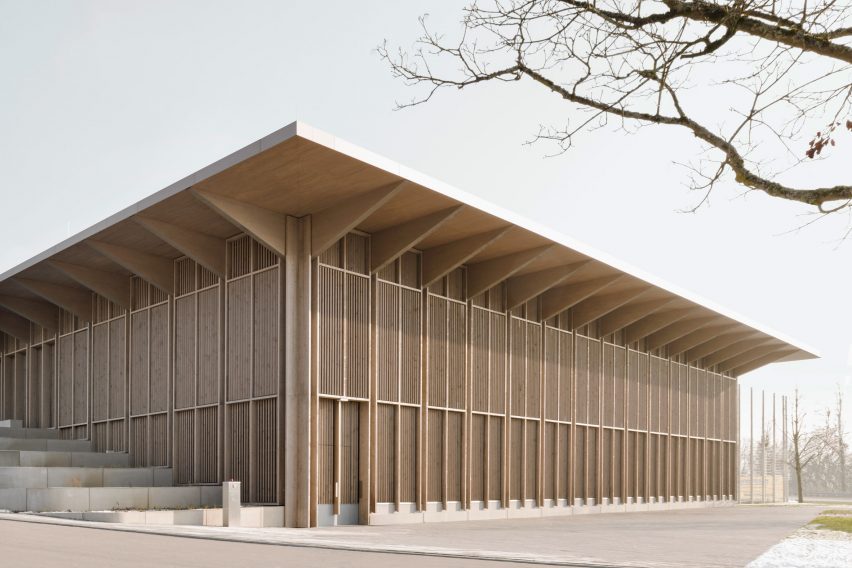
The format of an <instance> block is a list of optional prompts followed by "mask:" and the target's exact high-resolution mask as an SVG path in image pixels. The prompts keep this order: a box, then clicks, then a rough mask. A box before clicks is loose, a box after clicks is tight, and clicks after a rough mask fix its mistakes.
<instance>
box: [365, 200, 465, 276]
mask: <svg viewBox="0 0 852 568" xmlns="http://www.w3.org/2000/svg"><path fill="white" fill-rule="evenodd" d="M462 207H463V205H455V206H453V207H449V208H447V209H442V210H441V211H436V212H435V213H430V214H429V215H424V216H423V217H420V218H418V219H413V220H411V221H408V222H406V223H401V224H399V225H397V226H395V227H390V228H388V229H383V230H381V231H377V232H375V233H373V234H372V235H371V236H370V268H371V270H372V271H373V272H375V271H377V270H379V269H380V268H382V267H384V266H387V265H388V264H389V263H391V262H393V261H394V260H396V259H397V258H399V257H400V256H402V255H403V253H405V252H406V251H407V250H409V249H410V248H412V247H414V246H416V245H417V243H419V242H420V241H422V240H423V239H425V238H426V237H428V236H429V235H430V234H432V232H433V231H434V230H436V229H437V228H438V227H440V226H441V225H443V224H444V223H446V222H447V221H449V220H450V219H452V218H453V217H455V216H456V215H458V214H459V212H460V211H461V210H462Z"/></svg>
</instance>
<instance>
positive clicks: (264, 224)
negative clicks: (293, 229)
mask: <svg viewBox="0 0 852 568" xmlns="http://www.w3.org/2000/svg"><path fill="white" fill-rule="evenodd" d="M192 194H193V195H194V196H195V197H196V198H198V200H199V201H201V202H202V203H204V204H206V205H207V206H208V207H210V209H212V210H213V211H215V212H216V213H218V214H219V215H220V216H221V217H223V218H224V219H225V220H227V221H228V222H229V223H231V224H232V225H235V226H237V227H239V228H240V229H241V230H242V231H244V232H245V233H247V234H249V235H251V236H252V237H254V238H255V239H256V240H258V241H260V242H261V243H263V244H264V245H265V246H267V247H269V248H270V249H272V250H273V251H274V252H275V253H277V254H279V255H281V256H284V254H285V253H286V249H285V246H284V242H285V240H286V239H285V233H286V229H285V227H284V226H285V224H286V221H287V216H286V215H283V214H281V213H278V212H277V211H271V210H269V209H264V208H263V207H258V206H257V205H254V204H253V203H247V202H245V201H238V200H236V199H231V198H230V197H224V196H222V195H217V194H215V193H212V192H210V191H206V190H202V189H196V188H192Z"/></svg>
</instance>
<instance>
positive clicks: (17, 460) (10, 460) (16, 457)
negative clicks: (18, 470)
mask: <svg viewBox="0 0 852 568" xmlns="http://www.w3.org/2000/svg"><path fill="white" fill-rule="evenodd" d="M20 465H21V452H16V451H14V450H2V451H0V467H19V466H20Z"/></svg>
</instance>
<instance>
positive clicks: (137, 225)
mask: <svg viewBox="0 0 852 568" xmlns="http://www.w3.org/2000/svg"><path fill="white" fill-rule="evenodd" d="M222 199H224V201H222V203H219V201H220V200H222ZM336 204H342V205H344V207H342V208H341V209H342V210H345V211H347V212H348V213H347V214H348V215H349V217H348V219H344V220H341V219H339V217H340V215H339V214H338V215H337V217H335V216H334V215H326V217H327V218H329V219H331V221H329V223H328V224H329V226H330V227H331V228H332V229H333V228H337V225H339V226H340V227H344V226H345V225H346V221H352V222H355V227H356V228H358V229H360V230H363V231H366V232H368V233H371V234H374V235H376V234H379V233H382V234H390V235H391V236H397V234H398V233H400V232H401V228H406V231H407V232H406V233H405V234H399V238H396V239H395V240H394V239H391V242H392V243H396V242H398V243H402V245H403V246H404V245H407V244H414V245H415V246H416V248H418V249H419V250H422V251H424V252H425V253H426V254H430V255H431V257H432V258H435V259H440V260H441V261H440V262H439V261H437V260H436V261H435V265H436V266H438V267H439V268H440V267H444V268H445V267H446V266H450V265H451V264H452V261H453V259H455V260H456V261H458V260H459V259H462V258H463V262H464V263H465V264H466V265H468V266H469V267H471V268H472V269H473V268H475V269H476V270H475V271H476V272H477V278H478V281H479V282H480V283H481V284H482V286H487V285H489V284H490V283H492V281H493V280H494V278H500V277H501V276H504V277H507V278H508V277H511V279H510V290H512V291H514V295H515V297H516V298H517V299H518V300H519V301H523V300H525V299H528V298H529V297H535V296H537V295H542V305H543V306H545V305H546V306H548V308H547V309H549V310H550V312H551V313H555V312H557V311H561V310H562V309H565V308H569V307H572V308H573V309H574V314H575V323H576V324H577V326H579V325H583V323H587V322H588V321H594V320H600V321H601V327H602V328H604V331H605V332H606V333H611V332H614V331H618V330H624V332H625V334H626V336H627V338H628V339H629V340H630V341H635V340H639V339H643V338H644V339H646V341H647V342H648V344H649V345H652V346H654V347H660V346H663V345H668V346H669V352H670V354H674V353H673V352H676V353H685V354H686V358H687V360H690V361H704V362H707V363H705V365H707V364H709V362H711V361H712V365H713V366H715V367H716V368H717V369H718V370H721V371H729V372H731V373H732V374H734V375H739V374H742V373H746V372H748V371H751V370H753V369H755V368H758V367H760V366H763V365H766V364H769V363H772V362H776V361H794V360H802V359H810V358H814V357H817V356H818V355H817V354H816V352H815V351H814V350H813V349H811V348H809V347H807V346H805V345H803V344H801V343H799V342H796V341H794V340H793V339H791V338H788V337H786V336H784V335H782V334H780V333H778V332H775V331H772V330H769V329H768V328H766V327H764V326H761V325H759V324H757V323H755V322H753V321H750V320H749V319H747V318H745V317H743V316H741V315H738V314H735V313H733V312H731V311H729V310H726V309H724V308H722V307H720V306H718V305H716V304H714V303H712V302H710V301H707V300H705V299H703V298H699V297H698V296H696V295H695V294H692V293H689V292H686V291H684V290H681V289H678V288H676V287H674V286H671V285H669V284H667V283H664V282H662V281H661V280H660V279H659V278H656V277H654V276H652V275H649V274H647V273H644V272H643V271H640V270H638V269H636V268H633V267H631V266H628V265H627V264H625V263H623V262H621V261H619V260H616V259H614V258H611V257H610V256H608V255H606V254H603V253H601V252H599V251H596V250H594V249H593V248H591V247H589V246H588V245H585V244H583V243H579V242H577V241H575V240H573V239H571V238H569V237H567V236H565V235H563V234H561V233H559V232H557V231H555V230H553V229H550V228H547V227H543V226H541V225H539V224H536V223H534V222H532V221H530V220H528V219H524V218H523V217H521V216H519V215H517V214H516V213H514V212H511V211H507V210H505V209H502V208H500V207H497V206H495V205H494V204H492V203H489V202H487V201H485V200H484V199H482V198H479V197H476V196H474V195H471V194H468V193H465V192H463V191H460V190H458V189H456V188H454V187H451V186H449V185H447V184H445V183H442V182H439V181H437V180H434V179H432V178H430V177H428V176H425V175H423V174H421V173H419V172H416V171H414V170H411V169H409V168H407V167H405V166H402V165H400V164H398V163H396V162H393V161H390V160H388V159H386V158H383V157H381V156H377V155H375V154H373V153H371V152H368V151H366V150H364V149H362V148H359V147H356V146H353V145H351V144H349V143H347V142H345V141H343V140H340V139H338V138H335V137H333V136H331V135H329V134H326V133H324V132H321V131H319V130H317V129H314V128H312V127H310V126H308V125H306V124H304V123H300V122H294V123H292V124H290V125H288V126H286V127H284V128H282V129H281V130H278V131H276V132H274V133H272V134H270V135H268V136H266V137H264V138H262V139H261V140H259V141H257V142H254V143H252V144H250V145H248V146H246V147H245V148H242V149H241V150H238V151H237V152H234V153H233V154H231V155H229V156H227V157H225V158H223V159H221V160H219V161H217V162H215V163H214V164H211V165H210V166H207V167H206V168H203V169H202V170H200V171H198V172H196V173H194V174H192V175H189V176H187V177H185V178H183V179H182V180H180V181H178V182H176V183H173V184H171V185H170V186H168V187H166V188H164V189H162V190H160V191H158V192H156V193H154V194H152V195H150V196H149V197H147V198H145V199H143V200H141V201H139V202H138V203H136V204H134V205H132V206H130V207H128V208H126V209H124V210H122V211H120V212H118V213H116V214H115V215H112V216H110V217H109V218H107V219H104V220H103V221H101V222H99V223H97V224H95V225H93V226H92V227H90V228H88V229H86V230H84V231H81V232H80V233H78V234H76V235H74V236H72V237H70V238H68V239H66V240H64V241H62V242H61V243H59V244H57V245H56V246H53V247H51V248H49V249H47V250H45V251H44V252H42V253H40V254H38V255H36V256H34V257H32V258H31V259H29V260H27V261H25V262H23V263H21V264H19V265H18V266H16V267H14V268H12V269H11V270H8V271H6V272H4V273H3V274H2V275H0V306H2V307H4V308H8V309H10V310H11V311H12V312H16V314H17V315H20V316H23V317H25V318H26V317H30V319H32V316H27V315H26V313H21V312H27V310H26V309H25V308H32V309H35V308H36V307H39V305H38V302H41V303H44V302H45V301H46V302H48V305H49V304H50V303H53V304H59V301H60V300H62V298H64V296H63V297H61V298H59V300H57V296H56V294H55V293H54V294H52V295H51V294H46V293H45V286H47V287H48V288H47V289H48V291H50V290H52V291H53V292H56V293H59V292H62V291H63V290H64V291H65V292H66V293H68V294H70V296H69V297H73V296H74V292H75V291H76V292H82V291H86V290H87V289H95V288H96V287H97V288H99V289H98V290H96V291H99V292H100V293H102V294H104V290H109V289H110V288H109V287H108V286H109V285H112V286H113V287H115V286H116V285H117V284H116V280H118V279H115V278H113V279H112V282H110V280H111V279H110V276H113V277H114V276H126V275H127V274H130V273H131V272H138V271H139V270H133V269H134V268H135V267H141V266H144V267H146V268H150V269H151V271H152V272H151V275H152V276H151V278H149V279H152V281H153V279H154V278H155V276H156V265H157V262H156V261H157V259H158V258H165V259H173V258H177V257H179V256H183V255H184V254H186V255H188V256H193V257H194V258H195V259H196V260H199V262H202V264H205V262H203V261H205V260H206V261H209V262H208V263H207V264H216V262H217V259H215V258H209V257H207V258H204V259H202V258H198V257H196V256H195V255H193V254H189V253H188V252H187V249H188V248H189V250H191V251H198V252H199V255H200V256H204V254H203V253H204V250H205V248H204V247H205V243H209V242H212V243H215V242H218V241H220V240H221V239H224V238H228V237H231V236H233V235H234V234H237V233H238V232H241V228H240V227H241V223H240V221H239V219H240V216H239V215H237V216H236V217H235V216H234V215H229V214H228V212H229V211H230V209H229V208H230V207H231V206H237V207H244V206H245V207H248V208H250V213H255V214H258V215H261V217H262V216H263V215H266V214H268V215H269V219H271V220H274V219H275V218H276V215H292V216H296V217H301V216H304V215H309V214H311V215H314V216H315V218H317V216H318V214H320V213H321V212H324V211H325V212H327V211H328V209H329V208H330V207H331V206H334V205H336ZM353 204H354V205H357V206H354V205H353ZM224 205H227V206H228V207H224V208H223V206H224ZM223 212H224V214H223ZM249 216H250V217H251V215H249ZM334 222H337V225H335V224H334ZM383 232H384V233H383ZM327 234H333V231H328V232H327ZM272 238H274V237H272ZM412 239H413V240H412ZM376 240H377V239H374V241H376ZM465 247H467V248H465ZM385 251H388V252H387V254H386V255H385V256H389V255H390V256H392V255H393V254H394V253H395V252H396V251H395V249H394V247H392V246H391V247H390V248H389V249H388V248H387V247H385ZM447 251H453V254H451V255H450V257H449V260H448V256H447ZM460 251H461V252H460ZM462 253H464V254H462ZM134 255H136V258H134ZM374 255H375V256H377V257H378V256H380V255H379V254H377V253H375V252H374ZM383 258H384V257H383ZM140 262H141V263H142V264H139V263H140ZM145 262H147V264H145ZM442 263H443V264H442ZM69 267H70V268H74V269H75V270H83V271H85V270H89V271H90V273H84V274H80V273H76V272H75V273H72V272H69ZM208 267H209V266H208ZM62 268H64V269H65V270H63V269H62ZM93 270H94V271H98V272H91V271H93ZM436 270H437V269H436ZM87 275H88V276H90V277H89V278H87V277H86V276H87ZM98 276H102V277H103V278H102V279H101V280H97V277H98ZM471 278H472V277H471ZM91 282H95V284H96V286H94V287H93V284H92V283H91ZM34 283H35V284H34ZM39 283H41V285H40V286H41V287H39V285H38V284H39ZM154 283H155V284H156V282H154ZM164 285H165V284H164ZM50 286H53V288H50ZM512 293H513V292H511V291H510V295H511V294H512ZM4 297H7V298H8V297H11V298H17V299H24V300H31V302H30V304H29V305H24V304H21V302H19V301H17V302H16V301H14V300H13V301H7V303H6V304H5V305H4V304H3V298H4ZM9 303H11V304H13V305H12V306H10V305H8V304H9ZM62 307H66V306H62ZM41 308H44V306H43V305H42V306H41ZM547 309H545V311H546V312H547ZM551 313H545V314H544V315H545V316H547V315H551ZM581 320H582V321H581ZM0 324H2V321H0ZM0 330H2V328H0Z"/></svg>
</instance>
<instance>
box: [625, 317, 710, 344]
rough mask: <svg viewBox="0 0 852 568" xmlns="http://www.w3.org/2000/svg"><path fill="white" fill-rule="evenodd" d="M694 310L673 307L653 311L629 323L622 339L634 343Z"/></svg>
mask: <svg viewBox="0 0 852 568" xmlns="http://www.w3.org/2000/svg"><path fill="white" fill-rule="evenodd" d="M694 312H695V310H694V308H674V309H667V310H661V311H659V312H655V313H653V314H651V315H649V316H646V317H643V318H642V319H640V320H638V321H636V323H633V324H631V325H630V326H629V327H628V328H627V329H626V330H625V332H624V340H625V342H626V343H628V344H630V343H635V342H637V341H639V340H640V339H644V338H646V337H648V336H649V335H651V334H652V333H654V332H655V331H660V330H661V329H663V328H664V327H666V326H668V325H671V324H673V323H675V322H676V321H680V320H682V319H685V318H686V317H687V316H689V315H690V314H692V313H694Z"/></svg>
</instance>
